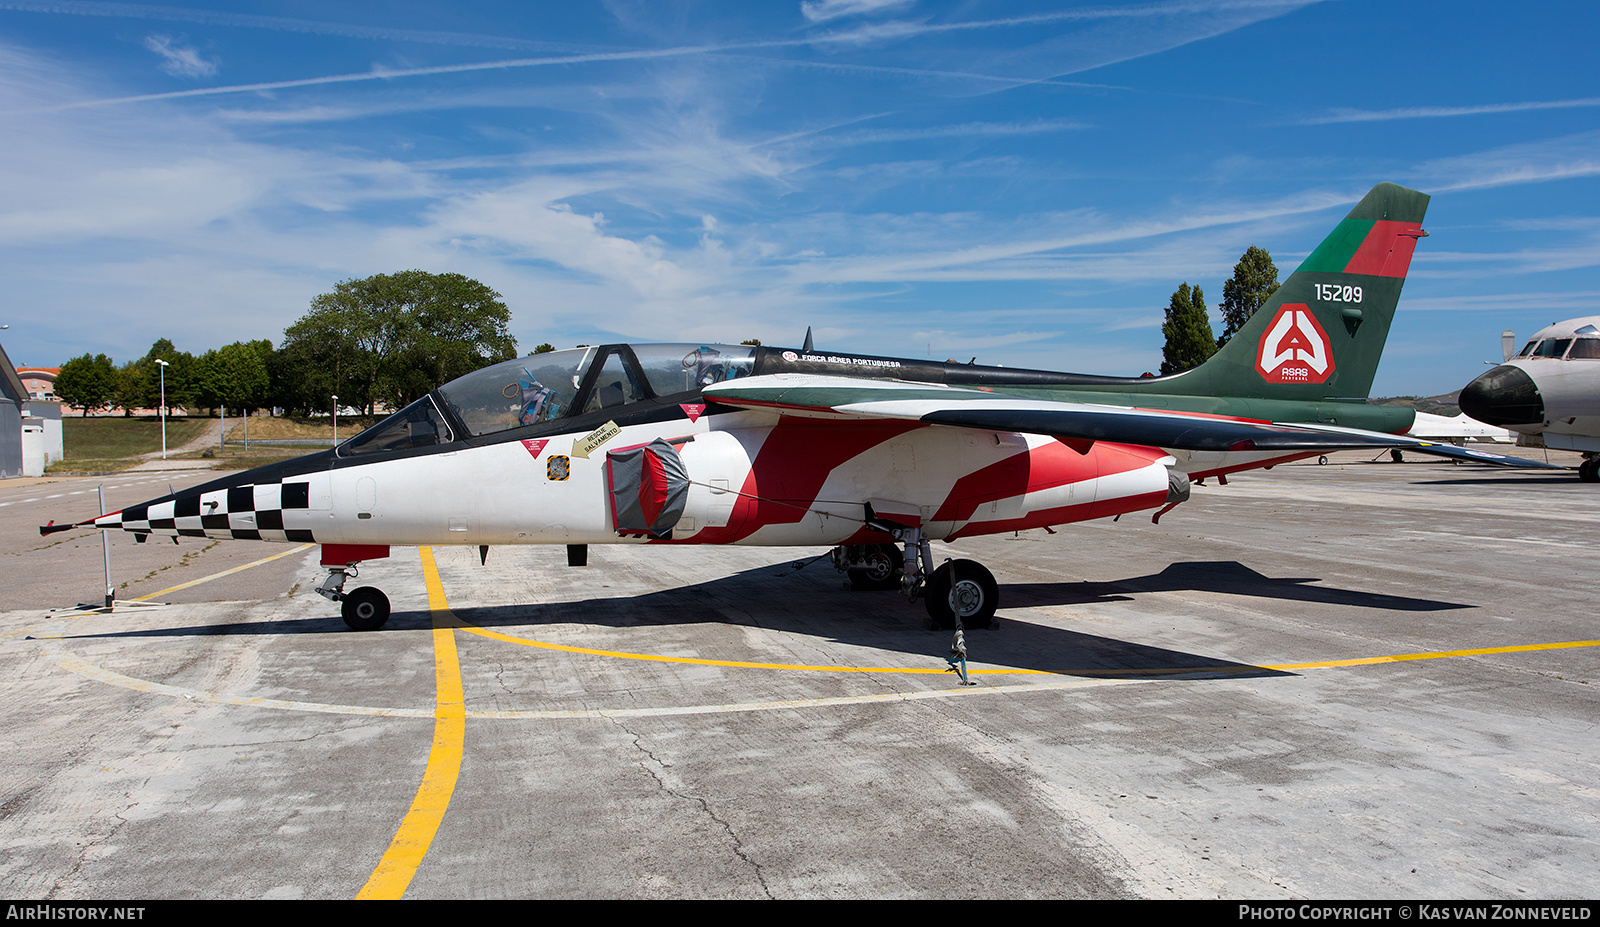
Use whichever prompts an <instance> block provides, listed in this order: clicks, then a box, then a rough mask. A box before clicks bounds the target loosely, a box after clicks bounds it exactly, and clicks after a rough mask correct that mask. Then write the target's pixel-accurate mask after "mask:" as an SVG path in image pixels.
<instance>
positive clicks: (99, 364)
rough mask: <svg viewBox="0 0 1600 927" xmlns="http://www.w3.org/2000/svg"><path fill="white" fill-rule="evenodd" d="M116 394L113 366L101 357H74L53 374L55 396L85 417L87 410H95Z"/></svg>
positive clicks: (105, 358) (108, 359) (87, 413)
mask: <svg viewBox="0 0 1600 927" xmlns="http://www.w3.org/2000/svg"><path fill="white" fill-rule="evenodd" d="M116 391H117V367H116V365H115V364H113V363H112V362H111V358H109V357H107V356H105V355H104V354H96V355H94V356H93V357H90V356H89V355H88V354H85V355H83V356H82V357H74V358H73V359H72V360H69V361H67V362H66V363H65V364H62V365H61V372H60V373H58V374H56V385H55V392H56V395H57V396H59V397H60V398H61V401H62V402H64V403H66V404H67V405H68V406H69V407H71V408H74V409H82V410H83V414H84V417H85V418H87V417H88V415H89V410H90V409H99V408H101V407H103V406H105V404H106V403H108V402H110V401H111V398H112V397H113V396H115V395H116Z"/></svg>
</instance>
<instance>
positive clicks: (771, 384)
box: [705, 374, 1562, 469]
mask: <svg viewBox="0 0 1600 927" xmlns="http://www.w3.org/2000/svg"><path fill="white" fill-rule="evenodd" d="M705 393H706V395H707V397H709V398H711V399H712V400H714V401H716V402H719V403H722V404H725V405H730V406H737V407H740V408H747V409H772V410H774V411H780V412H783V413H784V414H789V415H806V416H815V417H825V418H860V419H899V420H903V421H915V422H922V423H924V424H929V425H950V426H955V427H959V428H985V429H993V430H997V431H1019V432H1026V433H1029V434H1039V435H1048V436H1050V437H1053V438H1057V439H1059V440H1061V441H1063V442H1065V443H1067V444H1069V445H1072V446H1078V445H1079V444H1080V443H1082V444H1084V446H1085V447H1086V446H1087V443H1090V442H1094V441H1111V442H1115V443H1118V444H1138V445H1143V446H1146V447H1159V448H1166V449H1169V450H1189V451H1284V452H1307V451H1336V450H1347V449H1352V448H1378V449H1381V448H1389V447H1402V448H1412V449H1415V450H1417V451H1420V452H1422V453H1428V454H1437V455H1439V456H1444V457H1458V458H1463V459H1469V460H1477V461H1481V462H1484V463H1501V464H1505V465H1508V466H1527V465H1536V466H1539V467H1541V468H1543V467H1552V465H1550V464H1539V463H1538V462H1536V461H1525V460H1522V459H1520V458H1515V457H1502V456H1501V455H1498V454H1489V453H1487V452H1484V451H1468V450H1466V449H1464V448H1458V447H1455V446H1454V445H1449V444H1438V443H1436V442H1432V441H1424V440H1421V439H1419V438H1412V437H1409V436H1406V435H1388V434H1382V433H1380V432H1375V431H1362V430H1360V429H1356V428H1339V427H1334V426H1321V425H1299V424H1296V425H1286V424H1280V423H1277V422H1263V421H1252V420H1246V419H1235V418H1225V417H1221V416H1215V415H1204V414H1199V413H1186V412H1173V411H1164V410H1156V409H1133V408H1128V407H1126V406H1111V405H1100V404H1097V403H1086V402H1061V401H1057V400H1050V399H1032V398H1027V397H1022V396H1008V395H1005V394H1002V393H993V392H987V391H982V390H973V389H961V388H958V387H951V386H939V385H937V384H928V383H908V382H905V381H900V380H862V379H854V378H850V377H827V376H811V375H803V374H770V375H767V376H759V377H746V378H744V379H739V380H731V381H727V382H724V383H718V384H716V385H714V386H710V387H707V388H706V390H705ZM1552 468H1553V469H1562V468H1560V467H1552Z"/></svg>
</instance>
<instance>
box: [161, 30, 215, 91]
mask: <svg viewBox="0 0 1600 927" xmlns="http://www.w3.org/2000/svg"><path fill="white" fill-rule="evenodd" d="M144 47H145V48H148V49H150V50H151V51H153V52H155V53H156V54H157V55H160V56H161V59H162V60H161V70H163V71H166V72H167V73H168V74H171V75H172V76H173V77H187V78H189V79H190V80H198V79H200V78H202V77H210V76H211V75H213V74H215V73H217V63H216V62H215V61H207V60H206V59H205V58H203V57H201V55H200V52H199V50H198V49H196V48H194V47H192V46H188V45H182V44H179V41H178V40H177V39H174V38H173V37H172V36H170V35H147V36H145V37H144Z"/></svg>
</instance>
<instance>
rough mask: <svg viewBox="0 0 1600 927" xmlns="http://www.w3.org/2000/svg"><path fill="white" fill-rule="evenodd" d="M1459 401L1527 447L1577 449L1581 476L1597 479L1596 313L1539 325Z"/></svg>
mask: <svg viewBox="0 0 1600 927" xmlns="http://www.w3.org/2000/svg"><path fill="white" fill-rule="evenodd" d="M1509 337H1510V333H1509V332H1508V333H1507V338H1508V339H1509ZM1512 344H1515V342H1512ZM1507 353H1508V354H1509V353H1510V349H1509V348H1508V349H1507ZM1459 402H1460V403H1461V411H1462V412H1465V413H1466V414H1468V415H1470V416H1472V417H1473V418H1475V419H1477V420H1478V421H1480V422H1488V423H1489V424H1491V425H1502V426H1504V427H1506V428H1509V429H1511V430H1512V431H1515V432H1516V433H1517V443H1518V444H1521V445H1523V446H1525V447H1554V448H1561V449H1563V450H1569V451H1582V452H1583V463H1582V464H1580V465H1579V466H1578V477H1579V478H1580V479H1582V480H1584V481H1585V482H1588V483H1594V482H1600V315H1590V316H1584V317H1583V318H1580V319H1568V320H1567V321H1565V322H1557V323H1555V324H1554V325H1551V326H1549V327H1546V328H1542V329H1540V330H1539V331H1538V332H1536V333H1535V334H1534V336H1533V338H1532V339H1530V340H1529V341H1528V343H1527V344H1526V345H1524V346H1523V348H1522V351H1521V352H1520V353H1518V354H1517V356H1515V357H1507V358H1506V362H1505V363H1503V364H1501V365H1499V366H1497V367H1495V368H1494V369H1493V370H1490V371H1488V372H1487V373H1484V374H1483V375H1481V376H1479V377H1478V378H1477V379H1475V380H1473V381H1472V382H1471V383H1468V384H1467V385H1466V386H1465V387H1464V388H1463V389H1462V390H1461V397H1460V400H1459Z"/></svg>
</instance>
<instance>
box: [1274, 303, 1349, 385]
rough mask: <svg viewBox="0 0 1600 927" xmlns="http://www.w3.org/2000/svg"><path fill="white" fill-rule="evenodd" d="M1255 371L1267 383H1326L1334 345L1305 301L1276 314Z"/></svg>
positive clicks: (1329, 374) (1331, 368)
mask: <svg viewBox="0 0 1600 927" xmlns="http://www.w3.org/2000/svg"><path fill="white" fill-rule="evenodd" d="M1256 371H1257V372H1258V373H1260V374H1261V377H1262V379H1264V380H1266V381H1267V382H1268V383H1324V382H1326V381H1327V379H1328V377H1329V376H1331V375H1332V374H1333V345H1332V344H1331V343H1330V342H1329V341H1328V333H1327V332H1325V331H1323V330H1322V325H1321V324H1319V323H1318V322H1317V317H1316V316H1314V315H1312V314H1311V310H1310V309H1309V308H1308V307H1307V306H1306V304H1305V303H1289V304H1287V305H1285V306H1284V307H1283V308H1282V309H1279V310H1278V314H1277V315H1275V316H1273V318H1272V322H1271V323H1270V324H1269V325H1268V326H1267V333H1266V334H1264V335H1262V336H1261V346H1260V349H1259V350H1258V351H1257V353H1256Z"/></svg>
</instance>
